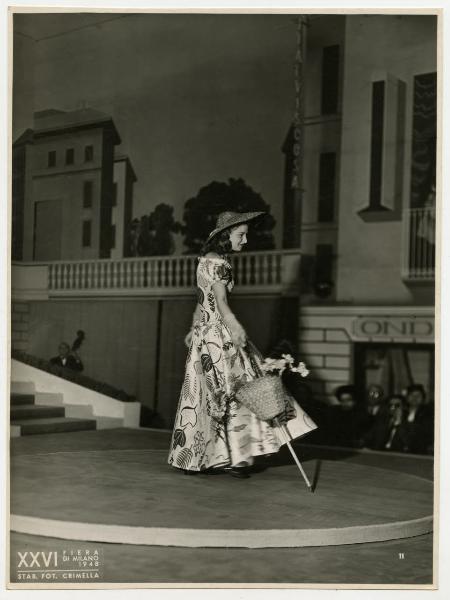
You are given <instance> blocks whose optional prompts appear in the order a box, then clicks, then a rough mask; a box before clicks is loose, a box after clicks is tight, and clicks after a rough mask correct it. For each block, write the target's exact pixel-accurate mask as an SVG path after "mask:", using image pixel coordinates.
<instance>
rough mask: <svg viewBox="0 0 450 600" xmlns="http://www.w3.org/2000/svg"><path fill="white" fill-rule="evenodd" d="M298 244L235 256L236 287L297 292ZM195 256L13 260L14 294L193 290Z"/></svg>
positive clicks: (157, 293) (255, 291)
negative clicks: (43, 261)
mask: <svg viewBox="0 0 450 600" xmlns="http://www.w3.org/2000/svg"><path fill="white" fill-rule="evenodd" d="M300 260H301V253H300V250H297V249H295V250H271V251H263V252H246V253H242V254H236V255H234V256H233V257H232V259H231V261H232V266H233V276H234V282H235V292H237V293H240V294H245V293H247V294H249V293H250V294H264V293H274V292H275V293H283V294H288V295H290V294H292V295H296V294H298V293H299V291H300V290H299V278H300ZM196 268H197V257H196V256H194V255H189V256H186V255H185V256H181V255H178V256H159V257H142V258H141V257H139V258H125V259H120V260H112V259H101V260H79V261H54V262H48V263H46V264H37V263H14V264H13V273H12V296H13V298H17V299H19V298H24V299H25V298H26V297H30V296H29V294H30V293H31V294H32V296H33V297H39V298H43V297H77V296H159V297H161V296H176V295H180V296H182V295H191V294H192V293H193V290H194V287H195V272H196Z"/></svg>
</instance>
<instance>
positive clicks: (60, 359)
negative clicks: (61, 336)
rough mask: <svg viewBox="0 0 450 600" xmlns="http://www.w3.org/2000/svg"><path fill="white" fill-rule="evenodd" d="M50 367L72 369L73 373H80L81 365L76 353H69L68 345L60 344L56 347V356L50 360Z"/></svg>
mask: <svg viewBox="0 0 450 600" xmlns="http://www.w3.org/2000/svg"><path fill="white" fill-rule="evenodd" d="M50 363H51V364H52V365H56V366H58V367H64V368H66V369H72V370H73V371H82V370H83V368H84V367H83V363H82V362H81V359H80V357H79V356H78V354H77V352H74V351H71V350H70V347H69V344H67V343H66V342H61V343H60V344H59V346H58V356H54V357H53V358H51V359H50Z"/></svg>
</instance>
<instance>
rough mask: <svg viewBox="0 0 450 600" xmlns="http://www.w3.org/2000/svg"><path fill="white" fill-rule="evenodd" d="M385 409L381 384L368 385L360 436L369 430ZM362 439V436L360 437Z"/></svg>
mask: <svg viewBox="0 0 450 600" xmlns="http://www.w3.org/2000/svg"><path fill="white" fill-rule="evenodd" d="M385 409H386V401H385V397H384V391H383V388H382V387H381V385H377V384H375V383H373V384H371V385H369V387H368V388H367V392H366V401H365V404H364V407H363V412H364V422H363V423H362V430H361V436H362V437H363V436H364V435H365V434H366V433H367V432H369V431H370V430H371V429H372V427H373V425H374V424H375V421H376V420H377V417H378V416H379V415H380V414H381V413H382V412H383V411H384V410H385ZM361 439H362V438H361Z"/></svg>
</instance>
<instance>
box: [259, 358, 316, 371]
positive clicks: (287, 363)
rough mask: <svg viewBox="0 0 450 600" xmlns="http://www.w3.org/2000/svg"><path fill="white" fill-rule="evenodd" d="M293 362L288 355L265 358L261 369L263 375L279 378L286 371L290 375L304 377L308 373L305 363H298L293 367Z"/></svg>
mask: <svg viewBox="0 0 450 600" xmlns="http://www.w3.org/2000/svg"><path fill="white" fill-rule="evenodd" d="M294 362H295V361H294V358H293V357H292V356H291V355H290V354H282V355H281V358H265V359H264V362H263V363H262V365H261V368H262V370H263V371H264V372H265V373H271V374H278V375H280V376H281V374H282V373H283V372H284V371H286V370H288V371H290V372H291V373H299V374H300V375H301V376H302V377H306V376H307V375H308V374H309V371H308V369H307V368H306V365H305V363H304V362H299V363H298V365H297V366H296V367H295V366H294Z"/></svg>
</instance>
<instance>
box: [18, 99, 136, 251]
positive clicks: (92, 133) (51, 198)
mask: <svg viewBox="0 0 450 600" xmlns="http://www.w3.org/2000/svg"><path fill="white" fill-rule="evenodd" d="M119 143H120V137H119V135H118V133H117V130H116V128H115V125H114V123H113V121H112V119H111V117H110V116H109V115H106V114H104V113H101V112H99V111H96V110H93V109H89V108H88V109H81V110H76V111H70V112H64V111H59V110H46V111H41V112H39V113H36V114H35V119H34V128H33V130H32V131H31V130H30V131H28V132H26V135H25V134H24V135H22V136H21V138H19V139H18V140H17V141H16V142H15V144H14V147H13V173H14V177H13V214H14V215H17V216H16V218H15V219H13V236H12V239H13V259H17V260H24V261H39V262H45V261H54V260H80V259H95V258H109V257H110V256H111V252H112V251H114V252H115V253H116V255H117V252H119V253H120V255H121V256H123V247H124V241H123V240H124V231H125V230H126V226H127V225H126V222H125V221H126V219H128V222H129V221H130V220H131V212H132V194H133V183H134V181H135V179H136V176H135V174H134V171H133V169H132V167H131V164H130V162H129V160H126V158H122V159H121V160H117V161H116V159H115V146H117V145H118V144H119ZM121 164H123V166H122V167H120V165H121ZM113 214H114V222H113ZM114 236H118V239H117V240H114ZM117 243H118V244H119V245H117Z"/></svg>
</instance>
